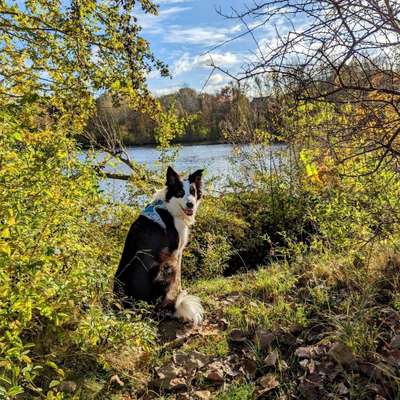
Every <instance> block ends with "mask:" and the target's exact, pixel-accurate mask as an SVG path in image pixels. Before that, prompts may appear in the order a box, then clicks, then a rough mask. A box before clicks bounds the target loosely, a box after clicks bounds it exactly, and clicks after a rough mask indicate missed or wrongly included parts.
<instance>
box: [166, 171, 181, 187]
mask: <svg viewBox="0 0 400 400" xmlns="http://www.w3.org/2000/svg"><path fill="white" fill-rule="evenodd" d="M179 179H180V178H179V175H178V173H177V172H175V171H174V169H173V168H172V167H168V169H167V182H166V185H167V186H175V185H176V184H177V183H178V182H179Z"/></svg>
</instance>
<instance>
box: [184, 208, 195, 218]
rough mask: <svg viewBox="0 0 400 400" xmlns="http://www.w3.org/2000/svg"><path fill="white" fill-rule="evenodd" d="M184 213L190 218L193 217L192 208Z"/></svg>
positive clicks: (186, 209)
mask: <svg viewBox="0 0 400 400" xmlns="http://www.w3.org/2000/svg"><path fill="white" fill-rule="evenodd" d="M183 211H184V212H185V214H186V215H189V216H191V215H193V210H191V209H190V208H185V209H184V210H183Z"/></svg>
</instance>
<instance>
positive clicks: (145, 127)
mask: <svg viewBox="0 0 400 400" xmlns="http://www.w3.org/2000/svg"><path fill="white" fill-rule="evenodd" d="M159 101H160V103H161V106H162V108H163V109H164V110H165V111H167V110H170V109H171V108H173V109H174V112H176V113H177V114H178V115H179V116H181V117H185V118H187V120H188V123H187V125H186V128H185V132H184V134H183V135H181V136H179V137H178V138H176V139H175V141H176V142H181V143H191V142H213V143H217V142H225V141H226V137H225V131H226V129H228V128H229V126H231V125H232V124H234V125H237V124H238V123H239V122H238V121H239V120H244V119H246V121H251V124H252V125H253V126H254V127H257V128H260V129H268V130H271V129H272V130H276V128H275V127H274V126H272V125H273V124H274V122H273V116H274V114H275V111H274V109H276V99H272V98H267V97H257V98H252V99H250V98H248V97H246V96H245V95H244V94H242V93H240V92H239V91H238V90H237V89H234V88H232V87H226V88H223V89H222V90H220V91H219V92H218V93H216V94H208V93H199V92H197V91H196V90H193V89H190V88H182V89H179V90H178V91H177V92H176V93H173V94H167V95H164V96H161V97H159ZM244 117H245V118H244ZM154 128H155V125H154V122H153V121H152V120H151V118H150V117H149V116H148V115H146V114H144V113H141V112H138V111H134V110H132V109H130V108H129V107H128V106H127V105H125V104H123V103H122V104H119V105H118V106H116V105H115V104H114V102H113V99H112V97H111V96H110V95H108V94H104V95H102V96H101V97H99V98H98V99H97V114H96V116H95V117H93V118H92V119H91V121H90V123H89V125H88V130H89V131H90V135H91V136H92V137H93V136H94V137H96V140H97V141H98V143H100V142H101V141H104V140H105V138H107V137H110V136H114V137H115V136H118V137H119V138H121V140H122V142H123V143H124V144H125V145H144V144H154V143H156V140H155V135H154ZM103 144H104V143H103Z"/></svg>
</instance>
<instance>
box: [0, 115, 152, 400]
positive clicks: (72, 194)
mask: <svg viewBox="0 0 400 400" xmlns="http://www.w3.org/2000/svg"><path fill="white" fill-rule="evenodd" d="M1 125H2V131H1V133H0V163H1V168H0V186H1V187H2V190H1V191H0V223H1V225H0V233H1V239H0V271H1V272H0V288H1V289H0V397H1V396H5V397H7V396H8V397H13V396H16V395H18V394H21V395H22V394H23V393H25V395H26V396H27V397H28V398H32V395H33V394H34V393H41V394H45V395H47V396H48V398H52V396H56V393H57V387H58V384H59V382H60V380H62V379H64V377H65V376H66V375H67V374H68V369H69V368H70V367H72V368H74V365H75V366H76V364H79V361H78V360H79V358H83V359H84V358H85V355H89V354H90V356H89V358H90V359H92V360H93V359H94V360H95V364H97V365H100V366H101V365H103V366H105V365H106V364H104V363H105V360H104V354H106V353H107V352H110V351H116V350H117V349H118V348H120V347H122V346H131V347H134V348H135V349H136V350H135V352H136V354H138V351H137V349H146V348H148V347H149V346H150V345H151V343H152V342H153V339H154V329H153V327H152V326H151V325H149V324H148V323H147V322H144V320H143V319H142V318H141V316H140V315H141V314H140V313H135V314H129V313H126V314H123V315H120V316H116V315H115V314H114V313H109V312H107V311H106V310H107V308H108V307H109V306H110V305H111V303H112V302H111V301H110V300H111V299H112V295H111V293H110V278H111V277H112V276H113V270H114V268H115V265H116V263H117V260H118V257H119V254H120V251H121V244H122V241H121V236H120V234H119V232H118V230H116V229H115V226H114V225H113V223H112V221H113V220H114V216H115V215H116V214H117V212H116V211H118V213H119V212H121V211H120V210H115V209H114V208H113V207H110V206H109V205H108V204H107V203H106V201H105V200H104V199H103V198H102V197H101V196H100V195H99V191H98V185H97V177H96V176H95V175H94V173H93V171H92V170H91V169H90V168H89V167H88V166H85V165H83V164H81V163H80V162H79V160H78V159H77V158H76V157H75V155H74V151H75V145H74V143H73V142H72V141H71V140H69V139H67V138H65V136H63V135H62V134H61V133H58V132H49V131H31V130H28V129H26V128H24V127H22V126H20V125H18V124H17V123H16V122H15V121H14V120H13V119H12V117H11V116H9V115H7V114H4V113H3V114H2V115H1ZM126 212H127V210H126V209H125V213H126ZM71 354H73V355H74V356H73V357H71ZM71 363H72V364H71ZM85 369H87V368H85ZM86 372H87V371H86Z"/></svg>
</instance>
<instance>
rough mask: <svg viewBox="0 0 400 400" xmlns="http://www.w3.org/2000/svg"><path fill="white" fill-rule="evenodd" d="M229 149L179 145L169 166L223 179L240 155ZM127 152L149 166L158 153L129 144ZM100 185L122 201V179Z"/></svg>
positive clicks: (118, 168)
mask: <svg viewBox="0 0 400 400" xmlns="http://www.w3.org/2000/svg"><path fill="white" fill-rule="evenodd" d="M282 148H283V146H282V145H274V146H273V147H272V148H271V149H272V151H271V153H270V154H273V153H274V152H275V150H276V151H277V152H278V151H280V150H281V149H282ZM232 150H233V147H232V145H230V144H202V145H182V146H180V151H179V153H178V156H177V159H176V162H175V164H174V165H173V167H174V168H175V169H176V170H177V171H178V172H179V171H194V170H196V169H200V168H203V169H205V170H206V173H205V179H208V180H210V179H211V178H221V179H222V180H225V181H226V179H227V178H228V177H230V176H232V175H233V172H234V168H233V163H235V162H237V161H239V159H240V156H239V155H238V154H235V152H233V151H232ZM128 153H129V156H130V157H131V158H132V159H133V160H136V161H138V162H139V163H143V164H146V165H147V166H148V167H150V168H152V167H154V164H155V162H156V161H157V160H158V158H159V156H160V153H159V151H158V150H157V149H155V148H154V147H129V148H128ZM100 157H101V156H100ZM232 162H233V163H232ZM236 164H237V163H236ZM112 171H113V172H120V173H129V169H128V168H127V167H126V166H125V165H123V164H120V165H118V166H116V167H115V168H113V169H112ZM101 189H102V190H104V191H105V192H106V193H108V194H110V195H111V196H112V197H113V198H114V199H115V200H118V201H125V200H126V198H127V191H126V182H125V181H121V180H115V179H105V180H103V181H102V182H101Z"/></svg>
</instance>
